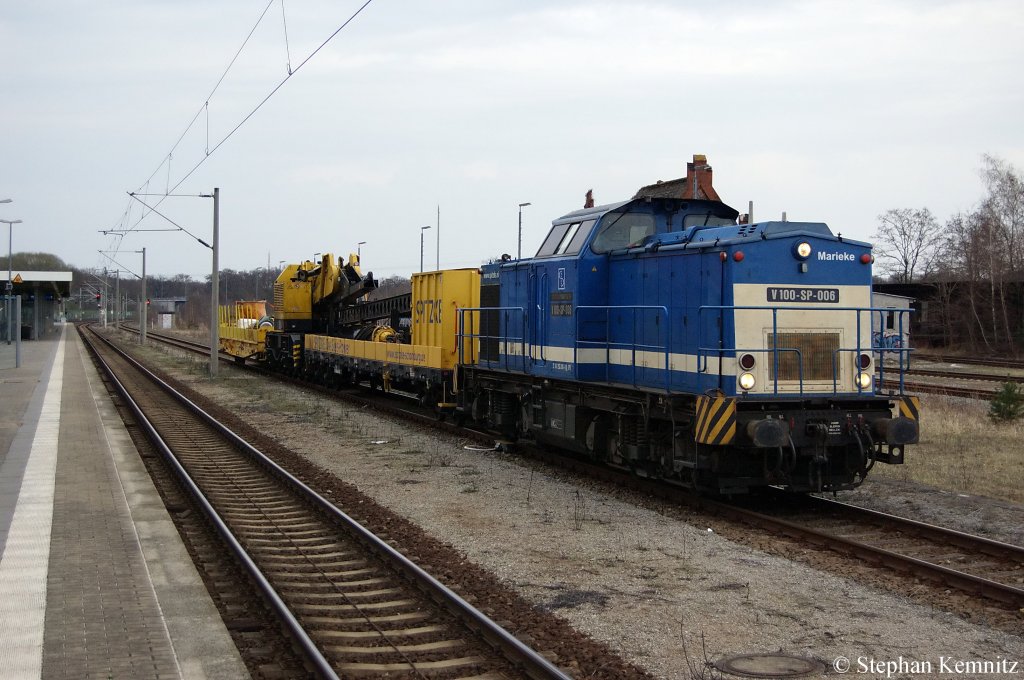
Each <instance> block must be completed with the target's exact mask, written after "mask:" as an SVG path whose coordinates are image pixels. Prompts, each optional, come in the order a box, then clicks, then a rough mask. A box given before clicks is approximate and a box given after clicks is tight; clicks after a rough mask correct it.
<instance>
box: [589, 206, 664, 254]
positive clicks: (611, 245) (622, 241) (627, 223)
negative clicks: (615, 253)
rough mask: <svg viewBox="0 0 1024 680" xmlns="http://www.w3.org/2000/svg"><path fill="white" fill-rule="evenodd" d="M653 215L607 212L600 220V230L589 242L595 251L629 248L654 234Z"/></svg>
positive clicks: (603, 251) (602, 251) (604, 251)
mask: <svg viewBox="0 0 1024 680" xmlns="http://www.w3.org/2000/svg"><path fill="white" fill-rule="evenodd" d="M654 229H655V227H654V215H651V214H649V213H635V212H624V213H608V214H607V215H605V216H604V218H603V219H602V220H601V230H600V231H599V232H598V233H597V238H595V239H594V242H593V243H592V244H591V246H590V249H591V250H593V251H594V252H595V253H607V252H609V251H611V250H619V249H621V248H629V247H633V246H638V245H640V244H641V243H643V241H644V239H646V238H647V237H648V236H653V235H654Z"/></svg>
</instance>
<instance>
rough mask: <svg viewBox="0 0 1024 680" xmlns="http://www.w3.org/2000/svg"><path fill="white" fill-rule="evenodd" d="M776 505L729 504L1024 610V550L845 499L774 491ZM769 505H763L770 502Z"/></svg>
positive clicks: (774, 524) (771, 526)
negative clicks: (841, 500)
mask: <svg viewBox="0 0 1024 680" xmlns="http://www.w3.org/2000/svg"><path fill="white" fill-rule="evenodd" d="M767 498H768V499H769V501H770V507H771V510H770V511H769V512H765V511H763V510H761V509H759V507H760V506H759V507H758V508H749V507H742V506H736V505H730V506H728V507H726V508H722V509H721V511H723V512H727V513H729V514H731V515H733V516H735V517H737V518H738V519H740V520H741V521H743V522H745V523H747V524H750V525H752V526H757V527H759V528H761V529H764V530H765V531H770V532H772V533H775V534H781V535H786V536H790V537H791V538H796V539H799V540H802V541H808V542H810V543H814V544H815V545H819V546H822V547H825V548H828V549H829V550H834V551H836V552H840V553H843V554H847V555H851V556H855V557H858V558H861V559H863V560H866V561H868V562H870V563H873V564H877V565H879V566H884V567H887V568H890V569H893V570H895V571H898V572H902V573H907V574H913V575H915V576H919V577H921V578H925V579H928V580H930V581H932V582H934V583H940V584H942V585H944V586H947V587H949V588H954V589H957V590H961V591H964V592H967V593H971V594H974V595H977V596H980V597H984V598H986V599H989V600H992V601H994V602H998V603H1001V604H1002V605H1004V606H1007V607H1011V608H1014V609H1019V608H1021V607H1024V548H1022V547H1020V546H1015V545H1010V544H1007V543H1001V542H999V541H993V540H991V539H988V538H984V537H982V536H974V535H971V534H966V533H963V532H960V531H955V530H953V529H948V528H945V527H939V526H935V525H931V524H926V523H923V522H918V521H915V520H911V519H907V518H904V517H899V516H897V515H891V514H887V513H882V512H878V511H875V510H870V509H867V508H861V507H858V506H855V505H850V504H848V503H842V502H840V501H836V500H832V499H828V498H822V497H815V496H793V495H792V494H783V493H781V492H775V491H771V492H769V494H768V496H767ZM762 505H763V504H762Z"/></svg>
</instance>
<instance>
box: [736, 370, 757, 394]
mask: <svg viewBox="0 0 1024 680" xmlns="http://www.w3.org/2000/svg"><path fill="white" fill-rule="evenodd" d="M739 382H740V388H741V389H744V390H752V389H754V374H753V373H740V380H739Z"/></svg>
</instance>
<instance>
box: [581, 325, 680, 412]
mask: <svg viewBox="0 0 1024 680" xmlns="http://www.w3.org/2000/svg"><path fill="white" fill-rule="evenodd" d="M586 310H604V312H605V315H604V324H605V328H604V330H605V339H604V340H580V317H581V315H580V314H579V312H581V311H586ZM614 310H629V311H631V312H632V313H633V318H632V331H633V341H632V342H625V341H621V342H612V341H611V339H610V338H611V312H612V311H614ZM645 310H654V311H658V312H661V317H660V318H661V319H663V320H664V324H663V327H664V328H665V342H664V344H662V345H644V344H638V343H637V342H636V337H637V332H636V320H637V314H636V313H637V312H639V311H645ZM573 315H574V316H575V317H576V336H575V337H576V341H575V343H574V345H573V352H572V358H573V377H574V378H576V379H577V380H578V379H579V366H580V362H579V357H578V355H579V351H580V349H581V345H595V346H600V345H603V348H604V351H605V361H604V366H605V382H610V380H609V372H610V368H609V367H610V366H611V361H610V359H611V351H612V349H628V350H629V352H630V364H631V365H632V367H633V371H632V374H631V376H630V377H631V380H632V385H633V386H634V387H636V384H637V379H636V369H637V366H636V353H637V351H638V350H639V351H641V352H646V351H655V352H659V353H661V354H663V355H664V363H663V367H664V369H665V391H666V392H668V391H670V388H671V376H672V373H671V370H670V369H671V364H670V361H669V359H670V357H669V348H671V346H672V341H671V337H672V329H671V327H670V325H669V323H668V307H665V306H661V305H579V306H578V307H576V308H575V309H574V310H573ZM582 349H592V348H589V347H582ZM596 349H601V347H596ZM645 363H646V362H645ZM642 368H650V367H648V366H646V365H645V366H642Z"/></svg>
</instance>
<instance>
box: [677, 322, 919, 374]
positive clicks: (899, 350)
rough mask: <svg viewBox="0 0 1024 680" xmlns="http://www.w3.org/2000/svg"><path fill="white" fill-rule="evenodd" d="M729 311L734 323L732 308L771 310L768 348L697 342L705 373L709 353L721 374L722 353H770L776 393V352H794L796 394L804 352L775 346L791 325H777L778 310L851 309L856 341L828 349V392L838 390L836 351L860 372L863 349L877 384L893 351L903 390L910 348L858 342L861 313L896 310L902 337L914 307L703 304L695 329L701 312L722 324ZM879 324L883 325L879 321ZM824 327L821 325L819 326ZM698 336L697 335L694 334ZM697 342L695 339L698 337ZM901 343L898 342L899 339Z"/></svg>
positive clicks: (701, 370) (699, 365) (700, 369)
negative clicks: (870, 358) (872, 360)
mask: <svg viewBox="0 0 1024 680" xmlns="http://www.w3.org/2000/svg"><path fill="white" fill-rule="evenodd" d="M727 311H729V312H733V313H734V316H733V322H734V326H735V312H736V311H755V312H771V315H772V330H771V340H772V342H771V344H772V347H770V348H763V347H738V346H734V347H725V346H720V347H704V346H698V348H697V372H698V373H706V372H707V370H708V363H709V359H710V357H711V356H713V355H717V357H718V359H719V364H718V365H719V374H720V375H721V366H722V360H723V359H725V358H726V357H736V356H739V355H741V354H759V353H761V354H765V353H771V354H772V362H773V371H772V375H773V378H772V392H773V393H774V394H778V393H779V355H780V354H785V353H787V352H793V353H795V354H796V355H797V366H798V380H797V384H798V387H799V392H798V393H799V394H804V392H805V390H804V356H803V352H802V351H801V350H800V348H797V347H781V346H779V344H778V342H777V339H778V338H779V335H780V333H792V332H794V331H792V330H791V329H787V328H783V329H781V330H780V328H779V314H780V312H781V313H785V312H831V313H839V312H846V313H853V314H855V315H856V332H855V337H856V344H855V345H854V346H853V347H839V348H837V349H835V350H833V351H832V357H831V359H832V393H833V394H837V393H838V392H839V371H840V364H841V362H840V355H841V354H842V353H851V354H853V361H854V366H857V371H856V372H860V370H861V369H860V368H859V366H858V365H857V360H858V357H859V356H860V354H862V353H866V352H872V353H874V354H877V355H878V361H877V362H876V363H877V368H878V371H879V384H880V383H881V382H882V380H883V379H884V377H885V357H886V356H887V355H889V354H893V355H895V356H896V357H897V371H898V373H899V393H900V394H902V393H903V390H904V378H905V374H906V371H907V370H908V369H909V366H910V359H909V357H910V353H911V352H912V351H913V350H912V349H910V348H905V347H902V346H900V347H890V346H886V345H885V344H878V345H876V344H875V343H874V342H871V343H870V344H869V345H868V346H864V345H862V344H861V337H862V335H863V328H864V327H863V317H864V315H868V320H869V321H868V322H869V324H870V319H871V315H872V314H874V313H878V314H879V320H880V322H881V321H884V319H885V315H887V314H889V313H896V314H898V316H899V324H898V327H899V334H900V337H901V338H902V337H904V335H905V334H904V319H905V317H909V315H910V314H911V313H912V312H913V311H914V310H912V309H899V308H896V307H823V306H806V307H770V306H759V305H705V306H702V307H699V308H698V310H697V319H698V333H699V332H700V330H699V329H700V328H703V324H702V321H703V319H702V316H704V315H705V313H706V312H717V313H716V314H715V315H714V318H716V319H718V320H719V324H724V318H725V315H724V312H727ZM879 325H880V326H882V325H884V324H882V323H880V324H879ZM808 330H809V332H812V333H813V332H815V330H814V329H808ZM823 330H824V329H823ZM698 337H699V335H698ZM698 342H699V340H698ZM900 344H901V345H902V343H900ZM855 386H856V391H857V392H858V393H865V392H869V393H873V392H874V390H873V388H872V389H870V390H865V389H863V388H861V387H860V386H859V385H856V382H855Z"/></svg>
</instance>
